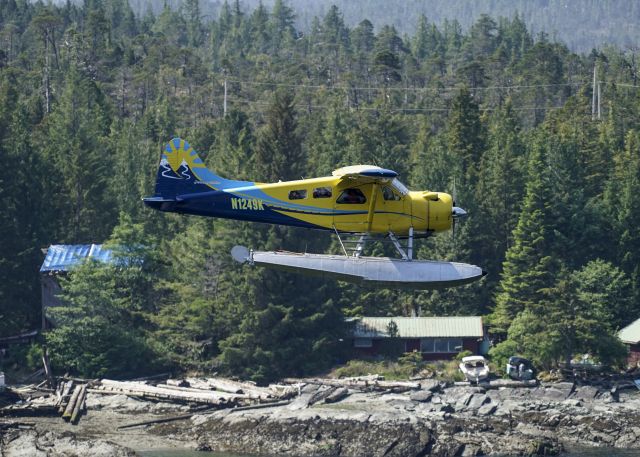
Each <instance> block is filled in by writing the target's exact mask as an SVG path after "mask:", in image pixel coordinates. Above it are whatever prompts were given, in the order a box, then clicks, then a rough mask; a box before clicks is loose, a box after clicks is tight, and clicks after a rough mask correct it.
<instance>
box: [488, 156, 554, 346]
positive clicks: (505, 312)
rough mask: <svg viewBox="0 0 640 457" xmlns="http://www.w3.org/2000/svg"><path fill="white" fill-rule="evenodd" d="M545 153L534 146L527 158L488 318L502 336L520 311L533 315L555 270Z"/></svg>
mask: <svg viewBox="0 0 640 457" xmlns="http://www.w3.org/2000/svg"><path fill="white" fill-rule="evenodd" d="M546 159H547V158H546V151H545V150H544V149H543V148H542V147H540V146H539V145H537V144H536V145H534V150H533V151H532V152H531V158H530V159H529V165H528V175H529V179H528V181H527V186H526V193H525V197H524V202H523V204H522V211H521V213H520V218H519V219H518V225H517V226H516V228H515V231H514V232H513V245H512V246H511V247H510V248H509V250H508V251H507V254H506V259H505V261H504V265H503V272H502V277H501V280H500V284H499V286H498V294H497V295H496V302H495V303H496V305H495V309H494V310H493V313H492V315H491V324H492V330H493V331H494V332H495V333H506V331H507V329H508V328H509V325H510V324H511V321H512V320H513V318H514V317H516V315H518V314H519V313H520V312H522V311H524V310H528V311H531V312H535V311H536V310H539V309H540V307H541V306H542V305H543V304H544V302H545V300H546V294H545V289H548V288H549V287H551V285H552V284H553V274H554V271H557V269H556V267H555V266H554V264H555V263H556V261H555V260H554V258H553V256H552V255H551V254H552V253H551V252H550V248H551V233H550V221H549V215H550V201H549V194H548V192H547V191H546V189H547V188H548V186H549V185H548V179H549V177H548V174H547V173H548V171H547V170H548V166H547V162H546Z"/></svg>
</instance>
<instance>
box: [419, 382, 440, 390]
mask: <svg viewBox="0 0 640 457" xmlns="http://www.w3.org/2000/svg"><path fill="white" fill-rule="evenodd" d="M443 387H444V383H443V382H441V381H436V380H435V379H424V380H422V381H420V388H421V389H422V390H428V391H431V392H439V391H440V390H442V388H443Z"/></svg>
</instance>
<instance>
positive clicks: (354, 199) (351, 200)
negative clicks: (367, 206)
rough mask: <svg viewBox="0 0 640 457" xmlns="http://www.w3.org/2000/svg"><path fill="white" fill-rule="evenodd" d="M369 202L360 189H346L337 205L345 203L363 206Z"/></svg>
mask: <svg viewBox="0 0 640 457" xmlns="http://www.w3.org/2000/svg"><path fill="white" fill-rule="evenodd" d="M366 202H367V197H365V196H364V194H363V193H362V191H361V190H360V189H356V188H355V187H354V188H349V189H345V190H344V191H343V192H342V193H341V194H340V196H339V197H338V199H337V200H336V203H345V204H362V203H366Z"/></svg>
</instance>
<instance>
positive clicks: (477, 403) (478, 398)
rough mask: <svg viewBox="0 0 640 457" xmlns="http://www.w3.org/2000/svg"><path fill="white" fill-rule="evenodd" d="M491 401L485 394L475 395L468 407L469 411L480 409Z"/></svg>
mask: <svg viewBox="0 0 640 457" xmlns="http://www.w3.org/2000/svg"><path fill="white" fill-rule="evenodd" d="M490 402H491V399H490V398H489V397H487V396H486V395H483V394H474V395H473V397H472V398H471V400H470V401H469V403H468V404H467V406H468V407H469V409H478V408H480V407H481V406H482V405H484V404H485V403H490Z"/></svg>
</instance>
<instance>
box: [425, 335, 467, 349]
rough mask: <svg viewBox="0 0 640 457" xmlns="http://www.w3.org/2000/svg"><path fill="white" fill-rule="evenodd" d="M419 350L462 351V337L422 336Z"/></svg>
mask: <svg viewBox="0 0 640 457" xmlns="http://www.w3.org/2000/svg"><path fill="white" fill-rule="evenodd" d="M420 351H421V352H427V353H453V352H460V351H462V338H422V339H421V340H420Z"/></svg>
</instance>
